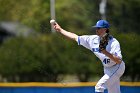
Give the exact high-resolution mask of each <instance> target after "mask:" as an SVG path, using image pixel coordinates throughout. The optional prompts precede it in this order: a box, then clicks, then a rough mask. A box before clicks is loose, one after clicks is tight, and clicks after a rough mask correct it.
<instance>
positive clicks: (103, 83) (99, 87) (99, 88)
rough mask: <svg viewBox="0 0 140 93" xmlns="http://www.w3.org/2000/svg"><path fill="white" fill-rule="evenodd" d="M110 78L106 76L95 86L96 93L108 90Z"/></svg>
mask: <svg viewBox="0 0 140 93" xmlns="http://www.w3.org/2000/svg"><path fill="white" fill-rule="evenodd" d="M108 79H109V76H108V75H107V74H105V75H104V76H103V77H102V78H101V79H100V80H99V81H98V83H97V84H96V86H95V93H104V90H105V89H106V82H107V81H108Z"/></svg>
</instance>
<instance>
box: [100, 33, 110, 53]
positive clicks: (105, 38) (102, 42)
mask: <svg viewBox="0 0 140 93" xmlns="http://www.w3.org/2000/svg"><path fill="white" fill-rule="evenodd" d="M108 38H109V34H108V33H107V34H106V35H105V36H103V37H101V40H100V44H99V51H100V52H101V51H103V50H105V49H106V46H107V45H108V40H109V39H108Z"/></svg>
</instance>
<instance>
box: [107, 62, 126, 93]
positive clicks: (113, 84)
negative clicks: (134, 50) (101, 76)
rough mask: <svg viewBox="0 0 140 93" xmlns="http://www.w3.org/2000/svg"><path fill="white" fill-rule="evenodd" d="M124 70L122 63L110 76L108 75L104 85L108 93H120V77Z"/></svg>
mask: <svg viewBox="0 0 140 93" xmlns="http://www.w3.org/2000/svg"><path fill="white" fill-rule="evenodd" d="M124 69H125V66H124V63H122V64H120V66H119V68H118V69H117V70H116V71H115V72H114V73H113V74H112V75H110V78H109V79H108V81H107V83H106V85H107V89H108V93H120V77H121V76H122V74H123V73H124ZM108 74H110V73H108Z"/></svg>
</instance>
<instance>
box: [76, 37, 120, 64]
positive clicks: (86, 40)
mask: <svg viewBox="0 0 140 93" xmlns="http://www.w3.org/2000/svg"><path fill="white" fill-rule="evenodd" d="M77 42H78V45H82V46H84V47H86V48H87V49H89V50H91V51H92V52H93V53H94V54H95V55H96V56H97V57H98V58H99V59H100V60H101V62H102V64H103V66H104V67H112V66H113V65H115V64H116V62H114V61H113V60H111V59H110V58H109V57H107V56H106V55H104V54H103V53H101V52H99V43H100V37H99V36H98V35H82V36H78V39H77ZM106 51H108V52H109V53H111V54H113V55H115V56H118V57H119V58H121V59H122V54H121V49H120V44H119V42H118V41H117V40H116V39H115V38H114V37H113V36H110V37H109V41H108V45H107V46H106Z"/></svg>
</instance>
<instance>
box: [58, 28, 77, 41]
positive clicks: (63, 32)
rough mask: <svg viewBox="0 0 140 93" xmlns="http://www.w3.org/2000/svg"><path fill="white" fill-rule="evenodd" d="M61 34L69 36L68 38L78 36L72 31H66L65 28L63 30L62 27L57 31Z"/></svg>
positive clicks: (75, 38)
mask: <svg viewBox="0 0 140 93" xmlns="http://www.w3.org/2000/svg"><path fill="white" fill-rule="evenodd" d="M59 32H60V33H61V34H62V35H64V36H66V37H68V38H70V39H72V40H75V41H76V40H77V38H78V35H76V34H74V33H72V32H68V31H66V30H64V29H61V30H60V31H59Z"/></svg>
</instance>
